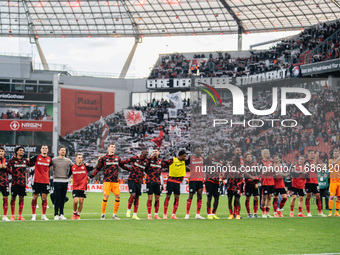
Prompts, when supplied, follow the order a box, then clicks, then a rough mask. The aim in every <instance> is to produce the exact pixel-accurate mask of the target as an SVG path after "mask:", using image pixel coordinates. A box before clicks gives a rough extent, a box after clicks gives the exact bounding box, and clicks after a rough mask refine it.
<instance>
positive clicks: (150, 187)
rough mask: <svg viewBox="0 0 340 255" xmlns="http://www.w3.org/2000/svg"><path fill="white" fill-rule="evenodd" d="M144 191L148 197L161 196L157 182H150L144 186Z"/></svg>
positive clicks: (159, 185)
mask: <svg viewBox="0 0 340 255" xmlns="http://www.w3.org/2000/svg"><path fill="white" fill-rule="evenodd" d="M146 191H147V193H148V195H153V194H155V195H157V196H159V195H160V194H161V184H160V183H157V182H150V183H147V184H146Z"/></svg>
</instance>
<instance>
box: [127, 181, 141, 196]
mask: <svg viewBox="0 0 340 255" xmlns="http://www.w3.org/2000/svg"><path fill="white" fill-rule="evenodd" d="M128 186H129V192H130V193H136V196H141V195H142V192H141V188H142V185H141V184H139V183H137V182H134V181H131V180H128Z"/></svg>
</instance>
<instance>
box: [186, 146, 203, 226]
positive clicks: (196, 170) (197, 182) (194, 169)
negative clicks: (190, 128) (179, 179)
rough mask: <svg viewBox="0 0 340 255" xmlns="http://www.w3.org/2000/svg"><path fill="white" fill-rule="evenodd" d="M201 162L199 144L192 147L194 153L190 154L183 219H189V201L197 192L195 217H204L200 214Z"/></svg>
mask: <svg viewBox="0 0 340 255" xmlns="http://www.w3.org/2000/svg"><path fill="white" fill-rule="evenodd" d="M203 163H204V158H203V157H202V148H201V147H200V146H196V147H194V155H192V156H190V177H189V198H188V200H187V214H186V215H185V218H184V219H189V217H190V216H189V212H190V207H191V201H192V199H193V197H194V194H195V193H196V192H197V210H196V216H195V219H204V218H203V217H202V216H201V215H200V211H201V206H202V193H203V180H204V172H203Z"/></svg>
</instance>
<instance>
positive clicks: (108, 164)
mask: <svg viewBox="0 0 340 255" xmlns="http://www.w3.org/2000/svg"><path fill="white" fill-rule="evenodd" d="M65 152H66V150H65V148H64V147H61V148H60V149H59V158H60V157H62V158H63V157H65ZM201 152H202V149H201V147H199V146H197V147H196V148H194V153H193V155H192V156H191V157H190V159H188V158H187V154H186V152H185V151H180V152H179V153H178V157H174V158H171V159H169V160H162V159H160V158H159V157H158V156H159V150H158V149H157V148H155V149H154V150H153V154H152V156H151V157H150V158H148V157H147V151H142V152H141V154H140V155H138V156H134V157H132V158H130V159H127V160H122V159H120V158H119V157H118V156H116V155H114V153H115V144H110V145H109V146H108V153H107V154H106V155H105V156H103V157H101V158H99V160H98V164H97V165H96V168H95V171H94V172H93V173H92V174H91V175H89V171H91V170H92V169H93V168H91V167H89V166H88V165H86V164H84V163H83V157H82V155H81V154H77V155H76V164H73V163H67V164H66V165H67V167H65V170H66V171H67V174H68V177H69V176H70V175H73V198H74V203H73V216H72V219H80V213H81V210H82V207H83V201H84V198H85V197H86V188H87V182H88V179H89V178H93V177H94V176H95V175H96V174H98V173H99V171H101V170H103V172H104V183H103V193H104V198H103V201H102V215H101V219H103V220H104V219H105V211H106V205H107V201H108V199H109V195H110V193H111V192H113V193H114V195H115V203H114V210H113V219H116V220H118V219H119V218H118V217H117V211H118V208H119V204H120V188H119V183H118V170H119V168H122V169H124V170H127V171H129V172H130V175H129V179H128V186H129V192H130V198H129V201H128V209H127V213H126V216H127V217H130V216H131V208H132V205H134V211H133V216H132V218H133V219H135V220H139V217H138V216H137V211H138V206H139V196H140V195H141V184H142V182H143V177H144V173H146V174H147V179H146V183H147V192H148V200H147V210H148V219H152V216H151V209H152V199H153V195H155V203H154V208H155V214H154V218H155V219H161V218H160V217H159V216H158V211H159V198H160V193H161V180H160V176H161V171H164V170H165V169H166V170H168V171H169V178H168V182H167V194H166V198H165V201H164V214H163V219H167V210H168V205H169V200H170V197H171V194H172V193H174V206H173V211H172V215H171V219H178V218H177V217H176V212H177V208H178V204H179V196H180V184H181V183H182V181H183V178H184V176H185V175H186V166H190V178H189V198H188V200H187V210H186V216H185V219H189V212H190V207H191V202H192V199H193V196H194V194H195V193H197V211H196V216H195V218H196V219H204V218H203V217H202V216H201V215H200V210H201V205H202V193H203V180H205V186H206V192H207V198H208V199H207V214H208V217H207V218H208V219H218V217H217V216H216V211H217V207H218V203H219V188H220V184H221V181H222V178H225V176H224V175H223V174H222V173H216V172H213V173H212V172H209V171H202V169H203V164H204V165H209V166H223V165H224V164H225V163H226V162H225V161H224V159H223V156H224V154H223V151H220V152H218V153H217V155H216V156H213V157H211V158H209V159H204V158H203V157H202V155H201ZM47 153H48V147H47V146H45V145H44V146H42V147H41V154H40V155H38V156H35V157H32V158H31V159H24V158H23V156H24V148H23V147H20V146H19V147H17V148H16V149H15V156H13V157H12V159H11V160H10V161H9V162H8V163H7V162H6V161H5V158H4V150H3V148H0V161H1V164H0V189H1V191H2V194H3V210H4V216H3V221H9V219H8V218H7V216H6V214H7V209H8V195H9V189H8V174H11V175H12V188H11V195H12V199H11V213H12V216H11V220H15V216H14V212H15V200H16V196H19V216H18V220H24V218H23V217H22V209H23V205H24V196H26V192H25V187H26V167H27V166H35V176H34V184H33V199H32V220H35V219H36V216H35V210H36V203H37V198H38V196H39V194H41V197H42V201H43V203H42V219H43V220H48V219H47V217H46V207H47V194H48V192H49V173H50V168H52V169H53V167H55V166H54V165H53V160H54V159H56V158H54V159H53V160H51V159H50V158H49V157H48V156H47ZM241 155H242V153H241V149H240V148H236V149H235V151H234V156H233V157H232V159H231V161H230V162H228V164H229V165H232V166H235V167H236V169H240V168H241V166H248V167H254V166H257V167H258V168H259V169H263V168H264V167H271V166H274V167H279V168H280V167H282V165H281V162H280V159H279V157H278V156H276V155H275V156H274V157H273V161H271V160H270V153H269V150H266V149H264V150H262V159H261V160H260V161H259V162H258V163H257V164H256V163H255V162H253V156H252V155H251V154H249V153H248V154H246V155H245V160H243V159H242V157H241ZM333 155H334V160H330V162H329V164H330V165H332V168H334V169H339V164H340V153H339V149H337V148H335V149H334V150H333ZM318 160H319V159H318V155H315V153H314V151H313V150H309V151H308V154H307V159H305V158H304V156H300V158H299V161H298V163H297V164H296V166H295V171H294V178H293V179H292V191H293V199H292V201H291V213H290V217H293V216H294V213H293V210H294V205H295V200H296V198H297V196H299V205H298V206H299V214H298V216H299V217H306V216H304V215H303V214H302V204H303V196H304V194H305V192H304V189H306V193H307V197H306V209H307V216H312V215H311V213H310V198H311V196H312V193H313V194H314V195H315V198H316V201H317V207H318V212H319V216H326V215H324V214H323V213H322V210H321V200H320V192H319V188H318V179H317V174H316V172H306V171H305V168H306V166H311V165H316V164H318ZM126 164H131V167H127V166H126ZM334 166H337V167H334ZM197 169H199V170H197ZM204 172H205V173H204ZM334 172H335V171H334ZM239 173H240V172H239V171H236V174H235V176H231V175H230V173H228V179H227V194H228V207H229V214H230V215H229V217H228V219H233V218H236V219H240V218H241V217H240V195H241V193H242V191H243V190H242V189H243V186H245V194H246V209H247V213H248V217H255V218H257V217H258V215H257V210H258V204H259V183H261V189H262V194H263V196H262V201H261V209H262V217H263V218H267V217H272V216H271V215H270V214H269V211H270V207H271V199H272V195H273V194H274V201H273V208H274V217H283V215H282V212H281V211H282V209H283V207H284V205H285V202H286V201H287V194H286V189H285V184H284V181H283V178H284V177H285V174H284V173H283V172H282V171H281V172H279V173H275V174H274V173H270V172H268V173H266V174H261V175H257V174H254V173H250V172H246V173H244V175H242V176H241V175H240V174H239ZM335 174H336V175H335V176H331V179H330V182H331V184H330V195H331V197H330V202H329V208H330V213H329V216H332V207H333V200H334V197H335V196H336V197H337V201H336V213H335V215H334V216H339V207H340V176H339V174H338V173H335ZM244 182H245V185H243V184H244ZM279 195H281V197H282V199H281V202H280V204H279V206H278V207H277V201H278V198H279ZM251 196H253V197H254V215H253V216H252V215H251V213H250V208H249V204H250V198H251ZM213 197H214V203H213V208H212V210H211V202H212V198H213ZM233 200H234V201H233ZM233 202H234V203H233ZM233 206H234V207H233ZM61 207H62V214H61V215H55V219H66V218H65V217H64V216H63V205H62V206H61Z"/></svg>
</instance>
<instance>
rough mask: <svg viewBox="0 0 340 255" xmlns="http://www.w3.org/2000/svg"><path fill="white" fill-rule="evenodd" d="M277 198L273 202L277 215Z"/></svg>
mask: <svg viewBox="0 0 340 255" xmlns="http://www.w3.org/2000/svg"><path fill="white" fill-rule="evenodd" d="M277 200H278V199H277V198H274V200H273V208H274V213H276V212H277Z"/></svg>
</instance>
